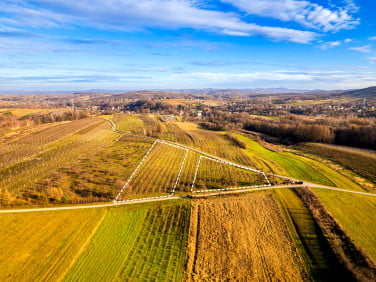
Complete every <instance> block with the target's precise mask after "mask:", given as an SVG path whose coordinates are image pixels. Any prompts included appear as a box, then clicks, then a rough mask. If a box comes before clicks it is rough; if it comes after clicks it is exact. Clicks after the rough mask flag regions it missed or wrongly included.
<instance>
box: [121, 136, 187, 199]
mask: <svg viewBox="0 0 376 282" xmlns="http://www.w3.org/2000/svg"><path fill="white" fill-rule="evenodd" d="M157 143H161V144H165V145H168V146H172V147H175V148H177V149H181V150H184V151H185V154H184V158H183V161H182V163H181V165H180V169H179V173H178V176H177V177H176V180H175V183H174V187H173V188H172V192H171V193H170V194H168V195H164V196H156V197H148V198H138V199H129V200H121V201H119V198H120V196H121V194H122V193H123V191H124V189H125V187H127V186H128V184H129V182H130V181H131V180H132V178H133V177H134V175H135V174H136V173H137V171H138V169H139V168H140V166H141V165H142V164H143V163H144V161H145V160H146V158H147V157H148V156H149V154H150V153H151V151H152V150H153V149H154V147H155V145H156V144H157ZM188 152H189V150H188V149H187V148H183V147H182V146H178V145H175V144H170V143H167V142H164V141H162V140H155V141H154V143H153V144H152V145H151V147H150V148H149V150H148V151H147V153H146V154H145V155H144V157H143V158H142V160H141V161H140V163H139V164H138V166H137V167H136V168H135V170H134V171H133V172H132V174H131V176H130V177H129V178H128V180H127V182H125V184H124V185H123V187H122V188H121V189H120V191H119V193H118V194H117V196H116V197H115V199H114V203H124V202H132V201H140V200H149V199H150V200H151V199H159V198H167V197H172V196H174V193H175V190H176V187H177V185H178V184H179V180H180V177H181V174H182V171H183V167H184V165H185V161H186V159H187V155H188Z"/></svg>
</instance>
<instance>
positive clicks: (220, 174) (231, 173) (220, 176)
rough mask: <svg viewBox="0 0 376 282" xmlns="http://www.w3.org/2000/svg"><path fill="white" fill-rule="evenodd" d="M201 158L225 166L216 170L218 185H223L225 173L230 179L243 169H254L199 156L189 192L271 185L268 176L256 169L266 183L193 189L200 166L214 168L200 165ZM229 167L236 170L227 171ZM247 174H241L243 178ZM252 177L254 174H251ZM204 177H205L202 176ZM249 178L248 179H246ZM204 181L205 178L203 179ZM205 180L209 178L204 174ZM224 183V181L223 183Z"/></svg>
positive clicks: (245, 177)
mask: <svg viewBox="0 0 376 282" xmlns="http://www.w3.org/2000/svg"><path fill="white" fill-rule="evenodd" d="M202 160H209V161H213V162H217V163H219V164H224V165H225V167H223V168H222V169H221V170H220V171H217V173H218V175H217V180H216V182H217V184H216V185H218V181H220V183H219V184H220V186H222V185H223V182H224V179H223V175H225V174H226V177H227V179H231V180H232V181H233V180H234V179H232V178H235V177H236V176H238V175H237V174H239V173H240V174H243V172H244V171H247V172H255V170H254V169H250V168H247V169H244V168H243V167H242V166H240V165H236V164H229V163H227V162H223V161H222V160H219V159H213V158H211V157H207V156H200V157H199V159H198V161H197V165H196V170H195V174H194V177H193V182H192V185H191V192H192V193H202V192H210V191H227V190H240V189H249V188H260V187H268V186H271V185H272V184H271V183H270V181H269V179H268V177H267V176H266V175H265V173H263V172H261V173H259V172H258V171H257V173H258V174H259V175H262V176H263V178H264V180H266V181H267V184H259V185H245V186H235V187H231V186H230V187H224V188H216V187H211V188H210V189H200V190H199V189H196V190H195V189H194V187H195V186H196V181H197V178H198V174H199V171H200V168H201V170H209V171H211V170H213V169H214V168H207V167H203V166H202ZM227 166H228V167H227ZM229 167H233V168H235V169H238V170H237V171H235V170H233V171H229V170H228V168H229ZM247 176H248V177H250V175H246V173H245V174H244V175H242V177H243V179H247ZM253 177H254V176H253ZM204 179H205V178H204ZM248 180H250V179H248ZM203 181H204V182H205V180H203ZM206 181H210V179H209V178H208V175H207V174H206ZM224 185H226V183H225V184H224Z"/></svg>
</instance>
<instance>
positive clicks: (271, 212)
mask: <svg viewBox="0 0 376 282" xmlns="http://www.w3.org/2000/svg"><path fill="white" fill-rule="evenodd" d="M301 265H304V264H303V262H302V260H301V258H300V256H299V254H298V251H297V249H296V247H295V245H294V243H293V241H292V239H291V236H290V234H289V232H288V230H287V227H286V224H285V222H284V219H283V217H282V215H281V213H280V210H279V207H278V204H277V202H276V201H275V200H274V198H273V196H272V194H271V193H265V192H263V193H252V194H249V195H243V196H232V197H231V196H230V197H224V198H216V199H204V200H197V201H195V202H193V207H192V214H191V226H190V234H189V245H188V263H187V279H188V280H189V281H202V280H204V281H219V280H220V281H228V280H236V281H277V280H282V281H302V280H305V279H306V278H307V276H306V275H307V274H306V271H305V269H302V268H301Z"/></svg>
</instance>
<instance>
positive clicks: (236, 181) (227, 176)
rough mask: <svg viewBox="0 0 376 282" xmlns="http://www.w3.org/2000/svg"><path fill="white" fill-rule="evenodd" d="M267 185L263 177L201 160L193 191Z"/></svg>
mask: <svg viewBox="0 0 376 282" xmlns="http://www.w3.org/2000/svg"><path fill="white" fill-rule="evenodd" d="M256 185H268V182H267V180H266V179H265V177H264V175H262V174H260V173H255V172H252V171H247V170H244V169H240V168H237V167H234V166H231V165H228V164H223V163H220V162H218V161H216V160H212V159H208V158H201V160H200V163H199V165H198V173H197V178H196V182H195V184H194V187H193V188H194V189H195V190H200V189H221V188H235V187H244V186H256Z"/></svg>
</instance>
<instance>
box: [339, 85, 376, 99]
mask: <svg viewBox="0 0 376 282" xmlns="http://www.w3.org/2000/svg"><path fill="white" fill-rule="evenodd" d="M342 95H346V96H351V97H355V98H376V86H372V87H367V88H362V89H357V90H351V91H346V92H343V93H342Z"/></svg>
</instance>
